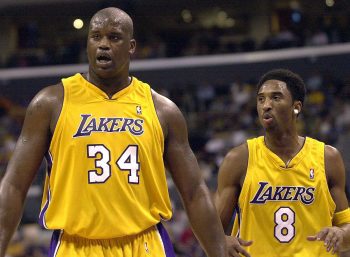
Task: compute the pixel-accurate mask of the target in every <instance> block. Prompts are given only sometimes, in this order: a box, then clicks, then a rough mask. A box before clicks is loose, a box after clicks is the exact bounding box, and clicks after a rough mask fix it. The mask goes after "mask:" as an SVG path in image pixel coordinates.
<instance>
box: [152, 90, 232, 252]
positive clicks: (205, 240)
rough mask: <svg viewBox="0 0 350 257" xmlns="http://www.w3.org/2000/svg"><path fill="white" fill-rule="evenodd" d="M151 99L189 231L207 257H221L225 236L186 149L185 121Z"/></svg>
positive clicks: (167, 105) (159, 98) (172, 108)
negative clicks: (158, 120) (185, 213)
mask: <svg viewBox="0 0 350 257" xmlns="http://www.w3.org/2000/svg"><path fill="white" fill-rule="evenodd" d="M153 96H154V100H155V105H156V109H157V113H158V116H159V119H160V122H161V124H162V127H163V131H164V134H165V138H166V144H165V151H164V152H165V153H164V158H165V161H166V163H167V165H168V168H169V170H170V173H171V175H172V178H173V180H174V183H175V185H176V187H177V189H178V191H179V192H180V195H181V198H182V201H183V204H184V207H185V209H186V212H187V215H188V217H189V221H190V223H191V226H192V229H193V231H194V233H195V235H196V237H197V238H198V240H199V242H200V243H201V245H202V247H203V249H204V250H205V252H206V254H207V255H208V256H209V257H214V256H215V257H218V256H222V257H224V256H226V244H225V236H224V232H223V229H222V226H221V224H220V220H219V217H218V215H217V212H216V209H215V206H214V204H213V201H212V199H211V196H210V193H209V190H208V188H207V186H206V184H205V182H204V180H203V178H202V177H201V175H200V170H199V166H198V163H197V160H196V157H195V155H194V154H193V152H192V150H191V148H190V146H189V143H188V135H187V127H186V122H185V119H184V117H183V115H182V114H181V112H180V110H179V109H178V108H177V106H176V105H175V104H174V103H172V102H171V101H170V100H168V99H166V98H164V97H162V96H160V95H158V94H154V95H153Z"/></svg>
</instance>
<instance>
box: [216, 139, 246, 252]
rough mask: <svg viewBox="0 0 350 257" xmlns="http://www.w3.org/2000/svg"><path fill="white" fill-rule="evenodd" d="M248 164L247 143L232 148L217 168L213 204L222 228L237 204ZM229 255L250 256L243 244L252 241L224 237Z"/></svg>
mask: <svg viewBox="0 0 350 257" xmlns="http://www.w3.org/2000/svg"><path fill="white" fill-rule="evenodd" d="M247 165H248V147H247V144H243V145H240V146H238V147H236V148H234V149H232V150H231V151H230V152H229V153H228V154H227V155H226V157H225V159H224V161H223V163H222V164H221V166H220V169H219V175H218V188H217V191H216V193H215V205H216V208H217V210H218V212H219V215H220V219H221V222H222V225H223V227H224V229H225V230H226V231H227V230H228V226H229V224H230V221H231V219H232V217H233V213H234V209H235V207H236V206H237V203H238V198H239V194H240V192H241V188H242V185H243V181H244V178H245V174H246V171H247ZM226 242H227V247H228V251H229V253H230V256H239V255H238V254H239V253H241V254H242V255H244V256H248V257H249V256H250V255H249V253H248V252H247V251H246V250H245V249H244V247H243V246H249V245H251V244H252V241H245V240H243V239H240V238H236V237H234V236H228V237H227V238H226Z"/></svg>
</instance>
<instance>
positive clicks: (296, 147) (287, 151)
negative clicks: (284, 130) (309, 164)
mask: <svg viewBox="0 0 350 257" xmlns="http://www.w3.org/2000/svg"><path fill="white" fill-rule="evenodd" d="M264 141H265V145H266V147H267V148H269V149H270V150H271V151H272V152H274V153H275V154H276V155H277V156H279V157H280V158H281V159H282V160H283V161H284V162H285V164H286V167H287V166H288V164H289V162H290V161H291V159H292V158H293V157H294V156H295V155H296V154H298V152H299V151H300V150H301V149H302V148H303V145H304V142H305V138H304V137H301V136H299V135H298V134H297V133H294V134H271V133H266V135H265V137H264Z"/></svg>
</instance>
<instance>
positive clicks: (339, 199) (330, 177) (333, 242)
mask: <svg viewBox="0 0 350 257" xmlns="http://www.w3.org/2000/svg"><path fill="white" fill-rule="evenodd" d="M325 169H326V176H327V181H328V187H329V191H330V193H331V195H332V198H333V201H334V202H335V204H336V210H335V211H336V212H340V211H342V210H345V209H347V208H348V207H349V205H348V200H347V198H346V194H345V167H344V162H343V159H342V157H341V155H340V153H339V151H338V150H337V149H336V148H334V147H332V146H329V145H326V146H325ZM310 239H311V240H323V241H324V242H325V247H326V249H327V251H332V252H339V251H346V250H348V249H350V224H342V225H340V226H339V227H337V226H333V227H330V228H323V229H322V230H321V231H320V232H318V233H317V234H316V235H315V236H313V237H309V240H310Z"/></svg>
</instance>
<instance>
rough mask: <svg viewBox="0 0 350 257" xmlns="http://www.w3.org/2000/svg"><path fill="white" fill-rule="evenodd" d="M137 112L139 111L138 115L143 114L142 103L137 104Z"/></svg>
mask: <svg viewBox="0 0 350 257" xmlns="http://www.w3.org/2000/svg"><path fill="white" fill-rule="evenodd" d="M136 113H137V114H138V115H141V114H142V109H141V106H140V105H137V106H136Z"/></svg>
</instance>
